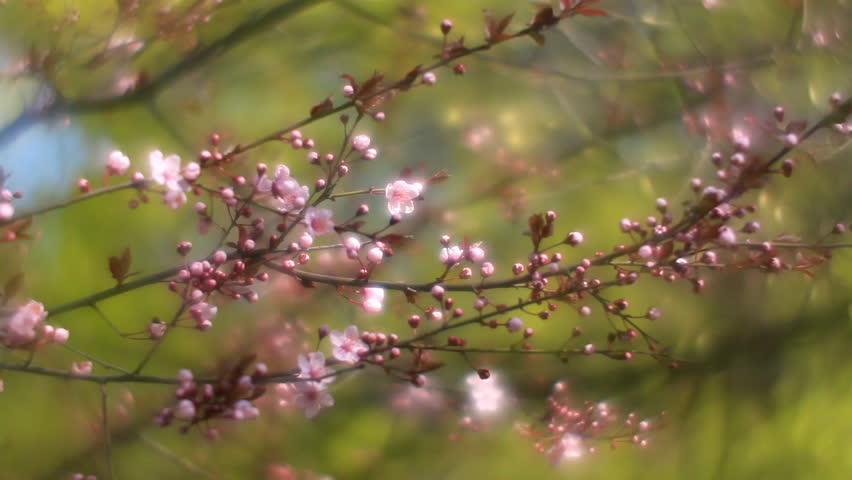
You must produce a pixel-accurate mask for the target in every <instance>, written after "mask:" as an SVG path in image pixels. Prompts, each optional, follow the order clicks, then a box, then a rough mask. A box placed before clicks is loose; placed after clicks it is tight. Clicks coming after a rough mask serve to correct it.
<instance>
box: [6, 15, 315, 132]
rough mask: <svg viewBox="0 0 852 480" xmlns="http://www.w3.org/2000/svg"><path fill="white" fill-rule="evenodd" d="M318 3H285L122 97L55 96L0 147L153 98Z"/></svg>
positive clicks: (26, 116) (20, 120)
mask: <svg viewBox="0 0 852 480" xmlns="http://www.w3.org/2000/svg"><path fill="white" fill-rule="evenodd" d="M322 1H324V0H289V1H287V2H283V3H281V4H280V5H278V6H276V7H273V8H271V9H269V10H268V11H266V12H264V13H262V14H260V15H256V16H254V17H252V18H250V19H249V20H247V21H246V22H244V23H241V24H240V25H238V26H237V27H236V28H234V29H233V30H231V31H230V32H229V33H228V34H226V35H225V36H223V37H221V38H219V39H218V40H215V41H213V42H211V43H210V44H208V45H206V46H204V47H201V48H199V49H197V50H195V51H194V52H192V53H190V54H189V55H188V56H187V57H186V58H184V59H183V60H181V61H179V62H177V63H176V64H174V65H173V66H171V67H170V68H168V69H167V70H165V71H164V72H162V73H161V74H160V75H158V76H156V77H154V78H153V79H152V80H150V81H148V82H145V83H142V84H140V85H138V86H137V87H136V88H135V89H133V90H131V91H128V92H126V93H124V94H121V95H114V96H109V97H93V98H79V99H64V98H62V96H61V95H57V96H56V98H54V99H53V101H52V102H50V103H48V104H47V105H46V106H44V107H42V108H39V109H31V108H30V109H24V110H23V111H22V112H21V113H20V114H19V115H18V117H17V118H15V120H13V121H12V122H11V123H9V124H8V125H6V126H5V127H3V128H2V129H0V145H3V144H5V143H7V142H9V141H11V140H13V139H14V138H15V137H17V136H18V135H19V134H21V133H22V132H24V131H25V130H26V129H28V128H29V127H31V126H33V125H35V124H37V123H39V122H41V121H43V120H49V119H51V118H54V117H56V116H58V115H68V114H84V113H94V112H102V111H106V110H111V109H115V108H121V107H127V106H130V105H134V104H136V103H139V102H141V101H144V100H147V99H150V98H153V97H155V96H156V95H157V94H158V93H159V92H160V91H162V90H163V89H165V88H167V87H169V86H170V85H172V84H173V83H174V82H175V81H176V80H178V79H180V78H181V77H183V76H184V75H186V74H188V73H190V72H192V71H193V70H195V69H197V68H199V67H200V66H202V65H204V64H205V63H207V62H209V61H210V60H212V59H213V58H215V57H218V56H220V55H222V54H223V53H224V52H226V51H228V50H230V49H231V48H233V47H235V46H236V45H238V44H240V43H241V42H243V41H245V40H247V39H249V38H251V37H252V36H254V35H257V34H258V33H260V32H262V31H264V30H265V29H267V28H269V27H271V26H273V25H275V24H277V23H278V22H280V21H281V20H284V19H286V18H288V17H290V16H292V15H295V14H296V13H298V12H300V11H301V10H303V9H305V8H307V7H310V6H312V5H315V4H318V3H320V2H322Z"/></svg>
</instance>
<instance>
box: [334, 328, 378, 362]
mask: <svg viewBox="0 0 852 480" xmlns="http://www.w3.org/2000/svg"><path fill="white" fill-rule="evenodd" d="M328 337H329V339H330V340H331V344H332V345H334V349H333V350H332V355H334V358H336V359H338V360H340V361H341V362H346V363H350V364H355V363H358V361H359V360H360V359H361V354H362V353H364V352H366V351H368V350H369V349H370V347H368V346H367V344H366V343H364V342H363V341H362V340H361V336H360V335H359V334H358V327H357V326H355V325H349V326H348V327H346V329H345V330H343V331H342V332H341V331H340V330H332V331H331V333H330V334H329V335H328Z"/></svg>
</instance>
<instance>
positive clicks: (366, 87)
mask: <svg viewBox="0 0 852 480" xmlns="http://www.w3.org/2000/svg"><path fill="white" fill-rule="evenodd" d="M384 78H385V76H384V75H383V74H381V73H379V72H373V76H372V77H370V78H368V79H367V81H366V82H364V84H363V85H361V88H360V89H359V90H358V91H357V92H356V93H355V97H356V98H360V97H365V96H367V95H369V94H370V93H372V92H373V91H374V90H375V89H376V88H377V87H378V86H379V83H381V81H382V80H384Z"/></svg>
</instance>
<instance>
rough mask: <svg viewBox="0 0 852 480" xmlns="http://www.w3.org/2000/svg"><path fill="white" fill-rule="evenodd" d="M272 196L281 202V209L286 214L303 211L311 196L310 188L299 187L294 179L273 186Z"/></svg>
mask: <svg viewBox="0 0 852 480" xmlns="http://www.w3.org/2000/svg"><path fill="white" fill-rule="evenodd" d="M272 185H273V186H272V194H273V195H274V196H275V198H277V199H278V201H279V202H280V204H281V205H280V207H279V208H280V209H281V210H282V211H284V212H291V211H293V210H298V209H301V208H303V207H304V206H305V203H307V201H308V196H309V195H310V193H309V191H308V187H307V186H305V185H299V182H297V181H296V180H293V179H292V178H290V179H287V180H284V181H282V182H277V181H276V182H275V183H273V184H272Z"/></svg>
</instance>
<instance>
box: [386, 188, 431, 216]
mask: <svg viewBox="0 0 852 480" xmlns="http://www.w3.org/2000/svg"><path fill="white" fill-rule="evenodd" d="M421 193H423V184H421V183H408V182H406V181H405V180H397V181H395V182H393V183H389V184H388V185H387V186H386V187H385V197H386V198H387V199H388V211H390V213H391V215H396V214H400V213H401V214H405V215H407V214H410V213H412V212H414V199H415V198H417V197H419V196H420V194H421Z"/></svg>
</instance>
